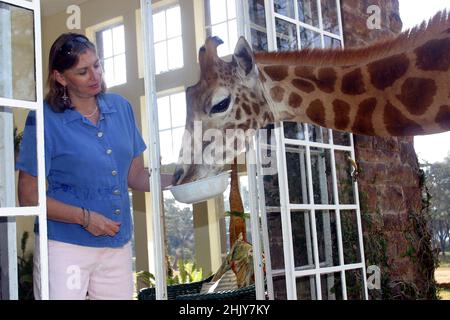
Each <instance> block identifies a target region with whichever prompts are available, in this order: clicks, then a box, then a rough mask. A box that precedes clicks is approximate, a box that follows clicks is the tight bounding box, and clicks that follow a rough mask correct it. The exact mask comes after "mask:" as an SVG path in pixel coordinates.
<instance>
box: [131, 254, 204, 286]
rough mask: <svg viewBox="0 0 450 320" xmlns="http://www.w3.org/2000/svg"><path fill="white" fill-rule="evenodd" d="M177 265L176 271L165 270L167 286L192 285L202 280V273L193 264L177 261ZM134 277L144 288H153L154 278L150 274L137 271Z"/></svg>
mask: <svg viewBox="0 0 450 320" xmlns="http://www.w3.org/2000/svg"><path fill="white" fill-rule="evenodd" d="M177 265H178V270H173V269H172V268H171V267H169V268H168V269H167V278H166V282H167V285H174V284H184V283H192V282H198V281H201V280H202V279H203V271H202V269H201V268H198V267H197V265H196V264H195V263H193V262H190V261H183V259H179V260H178V263H177ZM136 277H137V279H138V281H141V282H142V283H143V284H144V285H145V286H146V287H155V276H154V275H153V274H152V273H151V272H148V271H139V272H138V273H136Z"/></svg>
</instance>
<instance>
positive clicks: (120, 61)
mask: <svg viewBox="0 0 450 320" xmlns="http://www.w3.org/2000/svg"><path fill="white" fill-rule="evenodd" d="M126 82H127V62H126V57H125V54H121V55H118V56H116V57H114V84H115V85H120V84H124V83H126Z"/></svg>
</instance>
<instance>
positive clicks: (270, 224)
mask: <svg viewBox="0 0 450 320" xmlns="http://www.w3.org/2000/svg"><path fill="white" fill-rule="evenodd" d="M267 229H268V236H269V247H270V261H271V263H272V270H281V269H284V268H285V265H284V251H283V233H282V229H281V215H280V213H279V212H268V213H267Z"/></svg>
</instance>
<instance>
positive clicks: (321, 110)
mask: <svg viewBox="0 0 450 320" xmlns="http://www.w3.org/2000/svg"><path fill="white" fill-rule="evenodd" d="M306 115H307V116H308V117H309V118H310V119H311V121H313V122H314V123H317V124H318V125H319V126H322V127H325V107H324V105H323V103H322V101H320V100H319V99H317V100H314V101H313V102H311V104H310V105H309V107H308V110H306Z"/></svg>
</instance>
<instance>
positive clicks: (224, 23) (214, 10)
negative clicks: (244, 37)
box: [205, 0, 238, 57]
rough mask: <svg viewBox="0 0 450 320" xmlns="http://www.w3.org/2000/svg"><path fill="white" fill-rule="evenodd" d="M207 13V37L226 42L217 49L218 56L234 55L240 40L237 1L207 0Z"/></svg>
mask: <svg viewBox="0 0 450 320" xmlns="http://www.w3.org/2000/svg"><path fill="white" fill-rule="evenodd" d="M205 13H206V14H205V22H206V35H207V36H208V37H209V36H217V37H219V38H220V39H222V41H223V42H224V44H222V45H221V46H219V47H218V48H217V53H218V55H219V56H221V57H223V56H225V55H228V54H231V53H233V51H234V47H235V45H236V43H237V40H238V22H237V14H236V0H205Z"/></svg>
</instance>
